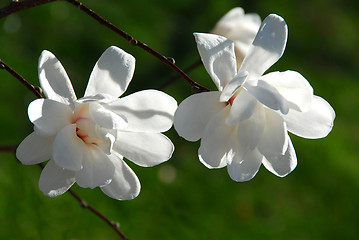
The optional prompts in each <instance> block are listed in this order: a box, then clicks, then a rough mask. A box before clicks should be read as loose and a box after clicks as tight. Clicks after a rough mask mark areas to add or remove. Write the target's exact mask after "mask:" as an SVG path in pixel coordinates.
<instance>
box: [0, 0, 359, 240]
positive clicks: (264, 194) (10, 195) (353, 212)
mask: <svg viewBox="0 0 359 240" xmlns="http://www.w3.org/2000/svg"><path fill="white" fill-rule="evenodd" d="M9 2H10V0H6V1H5V0H0V7H2V6H5V5H6V4H8V3H9ZM84 4H86V5H87V6H89V7H90V8H92V9H93V10H94V11H95V12H97V13H99V14H100V15H102V16H103V17H105V18H106V19H108V20H109V21H111V22H112V23H114V24H115V25H117V26H118V27H120V28H122V29H123V30H125V31H126V32H128V33H129V34H131V35H132V36H134V37H135V38H137V39H139V40H140V41H143V42H145V43H147V44H148V45H149V46H151V47H153V48H154V49H155V50H157V51H159V52H160V53H162V54H164V55H166V56H170V57H173V58H175V60H176V64H177V65H178V66H179V67H181V68H185V67H187V66H189V65H191V64H192V63H193V62H195V61H197V60H198V58H199V56H198V53H197V50H196V45H195V42H194V38H193V36H192V33H193V32H208V31H210V30H211V28H212V27H213V26H214V24H215V23H216V21H217V20H218V19H219V18H220V17H221V16H223V15H224V14H225V13H226V12H227V11H229V10H230V9H231V8H233V7H237V6H241V7H243V8H244V9H245V11H246V12H256V13H258V14H259V15H260V16H261V17H262V19H264V18H265V17H266V16H267V15H268V14H270V13H277V14H279V15H281V16H282V17H283V18H284V19H285V20H286V22H287V24H288V27H289V39H288V44H287V49H286V52H285V53H284V56H283V57H282V58H281V59H280V60H279V61H278V63H277V64H275V65H274V66H273V67H272V68H271V71H274V70H281V71H283V70H287V69H292V70H296V71H299V72H300V73H301V74H303V75H304V76H305V77H306V78H307V79H308V80H309V82H310V83H311V84H312V86H313V88H314V89H315V93H316V94H317V95H320V96H322V97H323V98H325V99H326V100H327V101H328V102H330V103H331V105H332V106H333V107H334V109H335V110H336V114H337V117H336V120H335V124H334V129H333V131H332V132H331V133H330V134H329V136H328V137H327V138H324V139H319V140H307V139H301V138H299V137H296V136H293V135H291V137H292V140H293V143H294V146H295V149H296V151H297V157H298V166H297V168H296V169H295V171H294V172H292V173H291V174H290V175H288V176H287V177H285V178H283V179H281V178H278V177H276V176H274V175H272V174H270V173H269V172H268V171H267V170H265V169H264V168H263V167H262V168H261V169H260V171H259V172H258V174H257V176H256V177H255V178H254V179H253V180H251V181H250V182H245V183H236V182H233V181H232V180H230V178H229V176H228V174H227V172H226V169H225V168H224V169H220V170H208V169H206V168H205V167H204V166H203V165H202V164H201V163H200V162H199V161H198V158H197V149H198V146H199V142H196V143H190V142H186V141H185V140H184V139H182V138H180V137H179V136H178V135H177V134H176V132H175V131H174V130H173V129H171V130H170V131H169V132H168V133H167V135H168V136H169V137H170V138H171V140H172V141H173V142H174V144H175V146H176V150H175V152H174V155H173V158H172V159H171V160H170V161H169V162H167V163H164V164H162V165H160V166H157V167H153V168H151V169H150V168H141V167H137V166H135V165H134V164H131V163H130V166H131V167H132V168H133V170H134V171H135V172H136V174H137V175H138V177H139V179H140V181H141V184H142V190H141V194H140V195H139V196H138V197H137V198H136V199H134V200H132V201H116V200H113V199H110V198H108V197H107V196H106V195H104V194H102V193H101V191H100V190H99V189H94V190H90V189H81V188H79V187H77V186H74V187H73V189H74V190H76V191H77V192H78V193H79V194H80V195H81V196H83V197H84V198H86V200H87V201H88V202H89V203H90V204H92V205H94V206H95V207H96V208H98V209H99V210H100V211H102V212H104V213H105V214H106V215H108V216H109V217H110V218H111V219H113V220H115V221H118V222H119V223H120V228H121V230H122V231H123V232H124V233H125V234H126V235H127V236H128V237H130V238H131V239H357V236H358V234H359V228H358V225H359V206H358V202H359V191H358V188H359V158H358V155H359V148H358V146H359V134H358V132H359V111H358V109H359V95H358V92H359V78H358V76H359V75H358V72H359V55H358V43H359V33H358V24H359V8H358V4H356V2H355V1H335V0H330V1H328V0H327V1H324V0H311V1H309V0H303V1H284V0H267V1H259V0H252V1H238V0H221V1H218V0H209V1H194V0H182V1H168V0H154V1H143V0H131V1H118V0H117V1H116V0H112V1H111V0H102V1H96V0H84ZM110 45H116V46H119V47H121V48H122V49H124V50H125V51H127V52H129V53H131V54H132V55H134V56H135V58H136V61H137V64H136V72H135V76H134V78H133V81H132V83H131V84H130V87H129V89H128V91H127V92H126V94H130V93H132V92H135V91H139V90H142V89H148V88H158V87H159V86H161V85H162V84H163V83H164V82H166V81H167V79H168V78H170V77H171V76H172V75H173V74H174V73H173V71H172V70H171V69H169V68H168V67H166V66H165V65H164V64H163V63H161V62H159V61H158V60H156V59H155V58H154V57H152V56H150V55H149V54H148V53H146V52H144V51H143V50H141V49H139V48H137V47H134V46H132V45H130V44H129V43H128V42H126V41H125V40H123V39H121V38H120V37H119V36H117V35H116V34H114V33H113V32H111V31H110V30H109V29H106V28H105V27H103V26H101V25H100V24H98V23H97V22H95V21H94V20H93V19H91V18H89V17H88V16H87V15H85V14H84V13H82V12H80V11H79V10H78V9H76V8H75V7H73V6H72V5H70V4H68V3H66V2H54V3H50V4H47V5H43V6H39V7H36V8H33V9H29V10H26V11H22V12H19V13H16V14H13V15H10V16H8V17H6V18H4V19H0V58H1V59H3V60H4V61H5V62H7V63H8V64H9V65H10V66H12V67H13V68H14V69H15V70H16V71H17V72H19V73H20V74H21V75H22V76H24V77H25V78H26V79H27V80H29V81H30V82H31V83H33V84H35V85H37V84H38V78H37V59H38V57H39V56H40V53H41V51H42V50H43V49H47V50H50V51H51V52H53V53H54V54H55V55H56V56H57V57H58V58H59V60H60V61H61V62H62V64H63V65H64V67H65V69H66V70H67V73H68V75H69V76H70V78H71V80H72V83H73V85H74V88H75V90H76V92H77V96H78V97H81V96H82V95H83V92H84V89H85V87H86V85H87V80H88V77H89V75H90V72H91V70H92V67H93V66H94V64H95V62H96V61H97V59H98V57H99V56H100V55H101V53H102V52H103V51H104V50H105V49H106V48H107V47H109V46H110ZM190 76H191V77H192V78H193V79H194V80H195V81H197V82H199V83H201V84H203V85H205V86H208V87H211V88H213V83H211V80H210V78H209V76H208V75H207V74H206V72H205V70H204V69H203V67H200V68H198V69H196V70H195V71H194V72H192V73H191V74H190ZM0 83H1V87H0V109H1V111H0V121H1V125H0V133H1V137H0V144H18V143H20V142H21V141H22V139H24V138H25V137H26V136H27V135H28V134H29V133H30V132H31V131H32V125H31V123H30V122H29V120H28V118H27V105H28V104H29V103H30V102H31V101H32V100H33V99H34V96H33V95H32V94H31V93H30V92H29V91H28V90H27V89H26V88H25V87H24V86H22V85H21V84H20V83H19V82H18V81H17V80H16V79H15V78H13V77H12V76H10V75H9V74H8V73H7V72H5V71H0ZM164 91H165V92H166V93H168V94H170V95H172V96H174V97H175V98H176V99H177V101H178V102H179V103H180V102H181V101H182V100H183V99H184V98H186V97H187V96H189V95H190V94H192V91H191V88H190V87H189V85H188V84H187V83H186V82H185V81H184V80H177V81H176V82H175V83H174V84H172V85H171V86H169V87H167V88H166V89H165V90H164ZM39 175H40V168H39V167H38V166H23V165H21V164H20V163H18V162H17V161H16V159H15V157H14V156H13V154H10V153H0V195H1V197H0V239H54V240H56V239H117V235H116V234H115V233H114V232H113V231H112V230H111V229H110V228H109V227H108V226H107V225H106V224H105V223H104V222H102V221H101V220H100V219H98V218H97V217H95V216H94V215H93V214H91V213H90V212H89V211H87V210H83V209H82V208H81V207H80V206H79V204H78V203H77V202H76V201H75V200H74V199H72V197H71V196H70V195H69V194H64V195H62V196H60V197H57V198H53V199H52V198H48V197H46V196H44V195H43V194H42V193H41V192H40V190H39V189H38V186H37V184H38V178H39Z"/></svg>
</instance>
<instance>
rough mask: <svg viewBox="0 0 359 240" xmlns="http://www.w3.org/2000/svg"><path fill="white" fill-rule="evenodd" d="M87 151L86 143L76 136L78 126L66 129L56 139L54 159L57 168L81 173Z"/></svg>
mask: <svg viewBox="0 0 359 240" xmlns="http://www.w3.org/2000/svg"><path fill="white" fill-rule="evenodd" d="M85 151H86V147H85V143H84V142H83V141H82V140H81V139H80V138H79V137H77V135H76V124H71V125H68V126H66V127H64V128H63V129H62V130H61V131H60V132H59V133H58V134H57V135H56V137H55V140H54V144H53V147H52V154H53V155H52V158H53V160H54V162H55V163H56V165H57V166H59V167H62V168H65V169H68V170H72V171H79V170H81V168H82V160H83V155H84V152H85Z"/></svg>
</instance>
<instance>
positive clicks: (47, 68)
mask: <svg viewBox="0 0 359 240" xmlns="http://www.w3.org/2000/svg"><path fill="white" fill-rule="evenodd" d="M39 79H40V84H41V87H42V90H43V91H44V94H45V96H46V98H48V99H52V100H55V101H57V102H61V103H65V104H67V105H71V106H73V103H74V101H75V100H76V94H75V91H74V89H73V87H72V84H71V81H70V79H69V77H68V76H67V73H66V71H65V69H64V67H63V66H62V65H61V63H60V61H59V60H57V58H56V57H55V55H53V54H52V53H51V52H49V51H46V50H44V51H42V53H41V56H40V59H39Z"/></svg>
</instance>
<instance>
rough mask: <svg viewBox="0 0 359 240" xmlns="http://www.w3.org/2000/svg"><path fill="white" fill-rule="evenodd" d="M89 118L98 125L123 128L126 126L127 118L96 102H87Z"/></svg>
mask: <svg viewBox="0 0 359 240" xmlns="http://www.w3.org/2000/svg"><path fill="white" fill-rule="evenodd" d="M89 113H90V116H91V119H92V120H93V121H94V122H95V123H96V124H98V125H100V126H101V127H104V128H108V129H124V128H126V127H127V125H128V124H127V119H126V118H125V117H123V116H120V115H117V114H116V113H114V112H112V111H111V110H108V109H106V108H105V107H103V106H101V105H100V104H98V103H95V102H90V103H89Z"/></svg>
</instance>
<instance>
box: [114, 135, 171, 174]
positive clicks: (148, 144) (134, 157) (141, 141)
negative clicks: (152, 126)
mask: <svg viewBox="0 0 359 240" xmlns="http://www.w3.org/2000/svg"><path fill="white" fill-rule="evenodd" d="M114 150H115V151H117V152H118V153H120V154H121V155H123V156H124V157H125V158H127V159H128V160H131V161H132V162H134V163H136V164H137V165H139V166H142V167H152V166H155V165H158V164H160V163H163V162H165V161H167V160H168V159H170V157H171V156H172V153H173V151H174V146H173V144H172V142H171V140H169V139H168V138H167V137H166V136H165V135H163V134H161V133H136V132H123V131H118V133H117V140H116V142H115V144H114Z"/></svg>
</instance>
